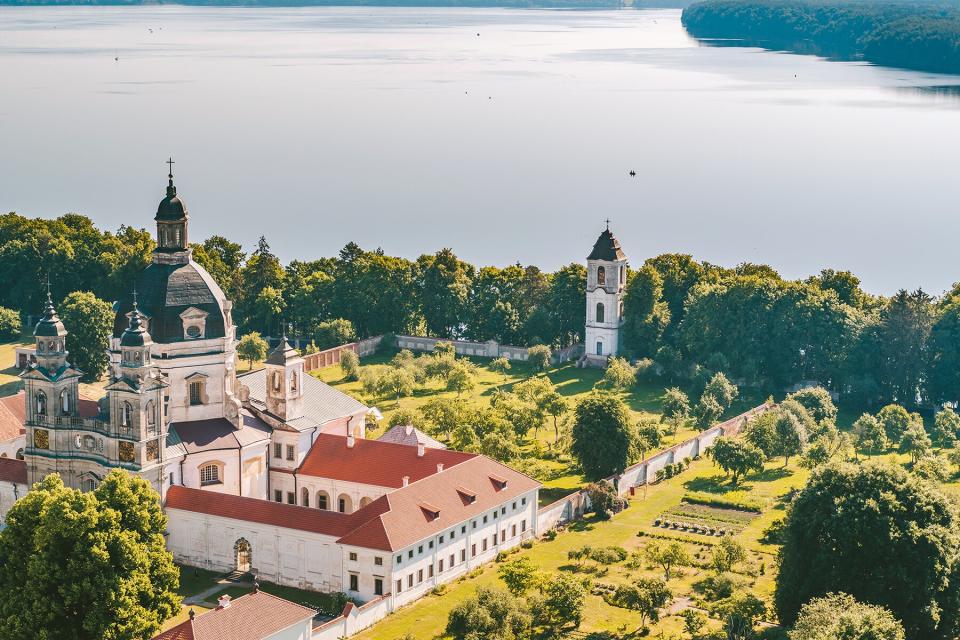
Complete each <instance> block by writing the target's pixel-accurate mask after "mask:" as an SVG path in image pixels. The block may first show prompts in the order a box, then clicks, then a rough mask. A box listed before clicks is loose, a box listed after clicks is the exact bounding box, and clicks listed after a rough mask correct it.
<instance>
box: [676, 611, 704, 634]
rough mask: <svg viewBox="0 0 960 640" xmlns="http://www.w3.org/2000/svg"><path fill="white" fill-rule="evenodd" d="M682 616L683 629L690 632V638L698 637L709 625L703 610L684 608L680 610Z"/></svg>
mask: <svg viewBox="0 0 960 640" xmlns="http://www.w3.org/2000/svg"><path fill="white" fill-rule="evenodd" d="M680 617H681V618H683V630H684V631H686V632H687V633H689V634H690V640H694V639H695V638H697V637H698V636H699V635H700V632H701V631H703V628H704V627H705V626H707V616H705V615H704V614H703V612H702V611H697V610H696V609H684V610H683V611H681V612H680Z"/></svg>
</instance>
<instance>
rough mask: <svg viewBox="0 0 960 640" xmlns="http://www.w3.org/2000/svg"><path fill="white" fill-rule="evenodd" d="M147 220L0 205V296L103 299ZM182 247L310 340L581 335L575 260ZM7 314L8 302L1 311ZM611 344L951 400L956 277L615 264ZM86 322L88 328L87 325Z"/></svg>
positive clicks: (694, 383)
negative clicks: (619, 313) (492, 261)
mask: <svg viewBox="0 0 960 640" xmlns="http://www.w3.org/2000/svg"><path fill="white" fill-rule="evenodd" d="M153 248H154V242H153V238H152V236H151V234H150V233H149V232H147V231H145V230H143V229H139V230H138V229H133V228H131V227H121V228H120V229H119V230H117V231H116V232H107V231H100V230H98V229H97V228H96V227H95V225H93V223H92V222H91V221H90V219H89V218H86V217H84V216H80V215H76V214H69V215H65V216H61V217H59V218H56V219H54V220H43V219H30V218H26V217H23V216H19V215H17V214H13V213H11V214H7V215H4V216H0V282H2V283H3V284H4V286H3V287H0V307H9V308H12V309H15V310H16V311H19V312H20V313H21V314H24V315H26V314H36V313H39V312H40V310H41V309H42V306H43V301H44V298H45V296H46V290H45V288H44V286H43V285H42V283H43V282H44V281H45V279H46V278H47V276H48V275H49V277H50V279H51V283H52V289H53V294H54V299H55V300H57V301H60V300H62V299H63V298H64V297H65V296H66V295H67V294H68V293H71V292H75V291H87V292H91V293H92V294H93V295H95V296H96V297H98V298H100V299H102V300H115V299H117V298H119V297H120V296H121V295H126V294H127V293H128V292H129V291H130V290H132V288H133V286H134V283H135V282H136V278H137V276H138V274H139V273H140V272H141V271H142V270H143V269H144V268H145V267H146V266H147V265H148V264H149V261H150V253H151V251H152V250H153ZM193 250H194V257H195V259H196V260H197V262H198V263H200V264H201V265H202V266H203V267H205V268H206V269H207V270H208V271H209V272H210V274H211V275H212V276H213V278H214V279H215V280H216V281H217V282H218V283H219V284H220V286H221V287H222V288H223V289H224V291H225V293H226V295H227V296H228V297H229V298H230V299H232V300H233V301H234V303H235V306H234V314H233V315H234V318H235V320H236V321H237V322H238V324H239V328H240V333H241V334H244V333H250V332H259V333H261V334H264V335H274V336H275V335H278V333H279V332H280V331H282V328H281V324H282V323H283V322H286V323H292V324H293V325H294V333H295V334H296V335H297V336H299V337H301V338H304V339H305V340H306V341H307V342H310V341H313V343H314V345H315V346H316V347H317V348H325V347H330V346H335V345H338V344H343V343H345V342H349V341H352V340H355V339H358V338H365V337H370V336H375V335H384V334H415V335H430V336H434V337H440V338H464V339H472V340H477V341H485V340H490V339H493V340H497V341H498V342H501V343H504V344H516V345H521V346H530V345H538V344H543V345H547V346H550V347H552V348H559V347H565V346H568V345H570V344H573V343H575V342H578V341H581V340H582V339H583V327H584V316H585V307H586V300H585V293H584V290H585V287H586V269H585V267H584V266H583V265H581V264H578V263H572V264H569V265H567V266H565V267H562V268H560V269H558V270H556V271H554V272H552V273H550V272H546V271H543V270H541V269H540V268H538V267H536V266H533V265H530V266H526V267H524V266H521V265H520V264H516V265H510V266H507V267H503V268H500V267H493V266H486V267H476V266H474V265H471V264H469V263H467V262H465V261H463V260H461V259H459V258H458V257H457V256H456V254H455V253H454V252H453V251H452V250H451V249H441V250H440V251H437V252H435V253H433V254H425V255H422V256H420V257H419V258H417V259H416V260H408V259H406V258H401V257H395V256H389V255H386V254H385V253H384V252H383V251H382V250H381V249H376V250H365V249H362V248H361V247H359V246H358V245H356V244H354V243H349V244H347V245H346V246H345V247H344V248H343V249H342V250H341V251H340V252H339V254H338V255H337V256H335V257H324V258H319V259H317V260H312V261H303V260H293V261H291V262H289V263H288V264H286V265H284V264H283V263H282V262H281V260H280V259H279V258H278V257H277V256H276V255H275V254H274V253H273V252H272V251H271V249H270V245H269V243H268V242H267V241H266V239H265V238H261V239H260V241H259V243H258V244H257V246H256V247H255V249H254V250H253V251H252V252H250V253H249V254H248V253H246V252H245V251H244V248H243V247H242V246H241V245H240V244H239V243H235V242H232V241H230V240H229V239H227V238H225V237H223V236H219V235H218V236H213V237H210V238H208V239H206V240H205V241H203V242H201V243H198V244H195V245H193ZM5 315H6V316H9V314H5ZM624 318H625V325H624V329H623V344H624V347H625V349H626V350H627V354H626V355H628V356H630V357H631V358H632V359H633V360H634V361H636V362H637V363H638V366H637V367H636V369H635V370H634V371H635V373H636V374H637V375H639V376H655V377H656V378H657V379H659V380H662V381H664V382H665V383H667V384H670V385H673V384H676V385H682V386H686V387H692V388H700V389H702V388H703V386H705V385H706V383H707V381H709V379H710V378H711V377H712V376H713V375H714V374H715V373H717V372H724V373H725V374H726V375H727V376H728V377H729V378H730V379H731V380H733V381H734V382H736V384H737V385H738V386H740V387H752V388H758V389H760V390H761V391H763V392H771V393H777V394H779V393H782V392H783V390H784V389H785V388H787V387H789V386H791V385H793V384H795V383H798V382H801V381H816V382H817V383H819V384H820V385H821V386H823V387H825V388H827V389H829V390H830V391H832V392H835V393H837V394H839V395H840V396H842V397H844V398H845V399H847V400H849V401H850V402H852V403H853V404H856V405H859V406H863V407H874V406H875V407H879V406H883V405H885V404H889V403H894V402H895V403H898V404H901V405H904V406H906V407H908V408H910V409H916V408H918V407H933V406H938V405H940V404H942V403H954V402H957V401H960V287H958V286H955V287H954V288H953V289H952V290H951V291H948V292H947V293H945V294H944V295H942V296H940V297H934V296H932V295H930V294H928V293H927V292H924V291H923V290H922V289H916V290H914V291H907V290H901V291H899V292H897V293H896V294H895V295H893V296H890V297H883V296H875V295H871V294H868V293H866V292H864V291H863V290H862V289H861V287H860V280H859V279H858V278H857V277H856V276H855V275H854V274H852V273H850V272H847V271H835V270H833V269H824V270H823V271H822V272H821V273H819V274H818V275H816V276H812V277H810V278H807V279H805V280H786V279H784V278H782V277H781V276H780V275H779V274H778V273H777V272H776V271H775V270H774V269H772V268H771V267H769V266H767V265H758V264H751V263H743V264H740V265H738V266H736V267H734V268H726V267H720V266H717V265H713V264H710V263H707V262H698V261H696V260H694V259H693V258H692V257H691V256H689V255H683V254H664V255H660V256H656V257H653V258H649V259H648V260H646V261H645V262H643V263H642V264H641V265H639V267H638V268H636V269H633V270H631V271H630V273H629V276H628V280H627V288H626V294H625V298H624ZM93 333H95V332H91V334H93Z"/></svg>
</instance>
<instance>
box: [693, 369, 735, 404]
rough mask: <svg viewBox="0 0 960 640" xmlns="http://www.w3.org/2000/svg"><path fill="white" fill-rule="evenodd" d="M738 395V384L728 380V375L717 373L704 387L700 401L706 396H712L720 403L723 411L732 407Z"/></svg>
mask: <svg viewBox="0 0 960 640" xmlns="http://www.w3.org/2000/svg"><path fill="white" fill-rule="evenodd" d="M738 395H739V391H738V390H737V385H735V384H733V383H732V382H730V381H729V380H727V376H725V375H723V374H722V373H715V374H714V375H713V377H712V378H710V382H708V383H707V386H706V387H704V389H703V394H702V395H701V396H700V401H701V402H702V401H703V399H704V398H705V397H712V398H713V399H714V400H716V401H717V404H718V405H720V408H721V410H722V411H721V413H723V411H726V410H727V409H729V408H730V405H732V404H733V401H734V400H736V399H737V396H738Z"/></svg>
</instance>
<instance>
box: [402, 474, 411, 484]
mask: <svg viewBox="0 0 960 640" xmlns="http://www.w3.org/2000/svg"><path fill="white" fill-rule="evenodd" d="M408 484H410V476H403V486H407V485H408Z"/></svg>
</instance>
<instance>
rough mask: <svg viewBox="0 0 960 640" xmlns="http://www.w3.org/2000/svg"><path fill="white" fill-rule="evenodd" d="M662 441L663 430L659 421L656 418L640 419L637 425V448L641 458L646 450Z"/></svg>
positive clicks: (653, 447) (655, 446)
mask: <svg viewBox="0 0 960 640" xmlns="http://www.w3.org/2000/svg"><path fill="white" fill-rule="evenodd" d="M661 442H663V432H662V431H661V428H660V423H659V422H657V421H656V420H650V419H648V420H642V421H641V422H640V424H638V425H637V449H638V450H639V452H640V456H641V458H645V457H646V456H647V451H650V450H651V449H656V448H657V447H659V446H660V443H661Z"/></svg>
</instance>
